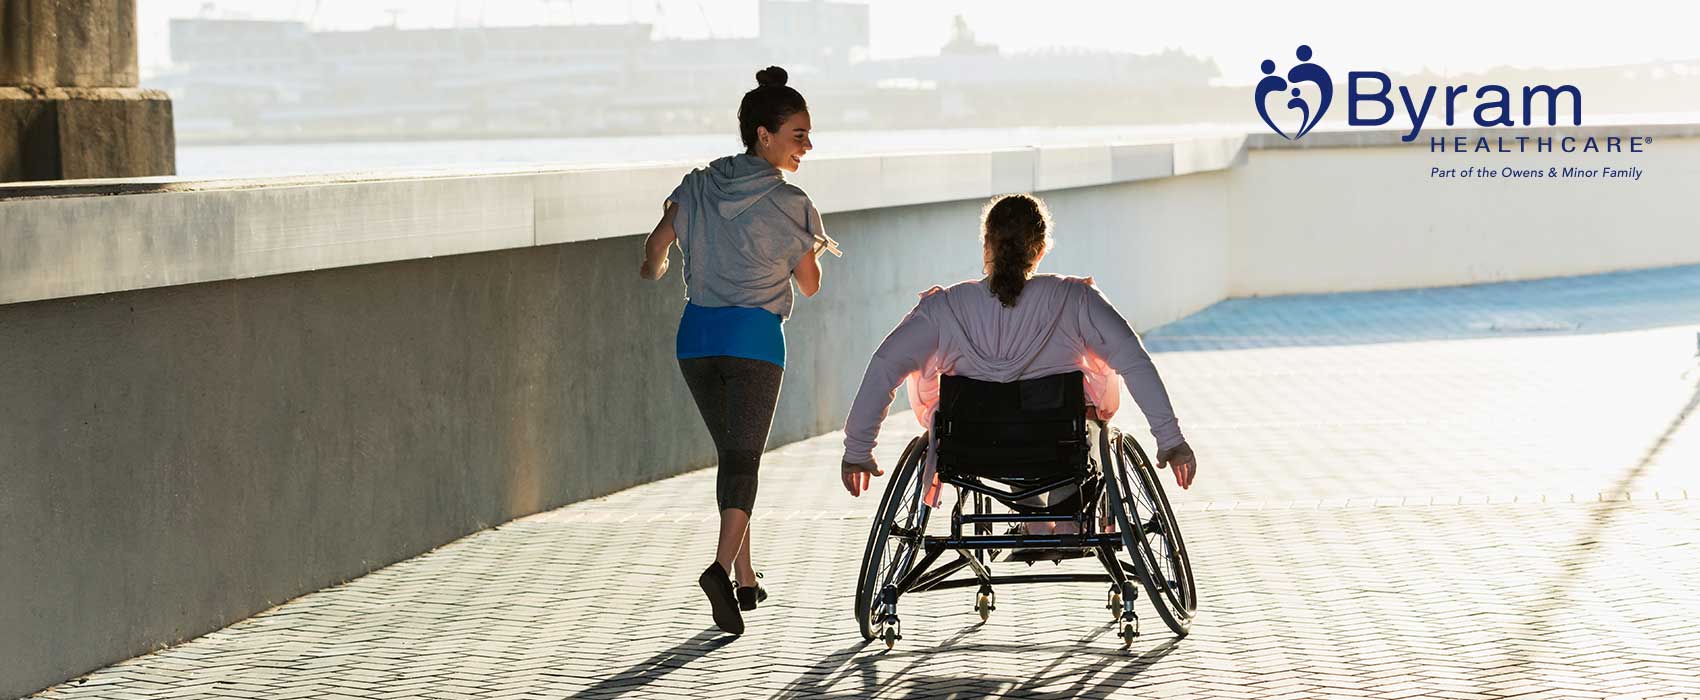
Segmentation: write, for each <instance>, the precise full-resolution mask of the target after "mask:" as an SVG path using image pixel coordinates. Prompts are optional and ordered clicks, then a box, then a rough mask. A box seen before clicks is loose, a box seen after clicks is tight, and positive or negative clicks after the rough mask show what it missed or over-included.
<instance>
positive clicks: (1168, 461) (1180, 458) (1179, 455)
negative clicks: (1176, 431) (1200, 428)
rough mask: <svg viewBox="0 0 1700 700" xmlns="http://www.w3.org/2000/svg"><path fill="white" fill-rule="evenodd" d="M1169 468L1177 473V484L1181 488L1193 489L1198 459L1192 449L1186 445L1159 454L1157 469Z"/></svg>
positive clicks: (1182, 444) (1176, 446)
mask: <svg viewBox="0 0 1700 700" xmlns="http://www.w3.org/2000/svg"><path fill="white" fill-rule="evenodd" d="M1164 467H1169V468H1172V469H1174V471H1175V483H1177V484H1180V485H1181V488H1183V489H1185V488H1192V477H1193V476H1194V475H1196V474H1197V473H1198V458H1197V457H1194V456H1193V454H1192V448H1191V447H1190V446H1188V445H1187V444H1186V443H1184V442H1183V443H1181V444H1179V445H1175V446H1174V447H1171V448H1169V449H1166V450H1162V451H1160V452H1158V453H1157V468H1159V469H1161V468H1164Z"/></svg>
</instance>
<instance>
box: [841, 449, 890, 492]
mask: <svg viewBox="0 0 1700 700" xmlns="http://www.w3.org/2000/svg"><path fill="white" fill-rule="evenodd" d="M884 474H885V472H883V471H880V465H879V464H878V463H876V462H875V461H874V458H873V457H872V456H870V457H868V461H866V462H862V463H859V464H858V463H856V462H850V461H845V462H844V463H843V465H842V466H841V467H840V470H839V475H840V476H841V477H842V478H843V479H844V490H845V491H849V492H850V495H852V496H861V495H862V492H863V491H868V490H871V487H872V486H873V483H874V477H876V476H883V475H884Z"/></svg>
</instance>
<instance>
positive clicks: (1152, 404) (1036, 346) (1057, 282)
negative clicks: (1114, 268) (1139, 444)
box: [844, 275, 1186, 462]
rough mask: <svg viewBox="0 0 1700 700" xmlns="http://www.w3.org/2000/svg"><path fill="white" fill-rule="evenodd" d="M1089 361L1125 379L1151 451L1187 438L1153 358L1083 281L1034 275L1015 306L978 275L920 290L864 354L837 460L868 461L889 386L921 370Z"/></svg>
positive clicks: (974, 373)
mask: <svg viewBox="0 0 1700 700" xmlns="http://www.w3.org/2000/svg"><path fill="white" fill-rule="evenodd" d="M1090 358H1099V359H1102V361H1103V362H1105V363H1107V364H1108V365H1109V366H1110V368H1111V369H1114V370H1115V371H1116V373H1118V374H1120V375H1121V376H1122V378H1123V379H1124V380H1126V382H1127V385H1128V391H1129V393H1131V394H1133V400H1134V402H1135V403H1137V404H1139V410H1140V411H1141V412H1143V413H1144V414H1145V419H1146V422H1148V423H1149V424H1150V425H1151V433H1152V435H1153V436H1154V437H1156V439H1157V447H1158V449H1159V450H1164V449H1168V448H1171V447H1174V446H1176V445H1179V444H1181V443H1182V442H1185V441H1186V438H1185V437H1184V436H1183V435H1182V434H1181V427H1180V422H1179V421H1177V420H1176V419H1175V411H1174V407H1173V406H1171V405H1170V403H1169V393H1168V391H1167V390H1165V389H1164V388H1163V380H1162V378H1161V377H1159V376H1158V375H1157V366H1156V365H1155V364H1153V363H1152V362H1151V355H1150V354H1148V353H1146V351H1145V346H1144V345H1143V344H1142V343H1140V341H1139V335H1138V334H1136V333H1134V331H1133V328H1132V327H1131V326H1129V325H1128V323H1127V319H1125V318H1122V315H1121V314H1120V313H1118V312H1117V311H1116V309H1115V307H1114V306H1111V305H1110V302H1109V300H1108V299H1105V298H1104V294H1103V292H1101V291H1099V290H1098V287H1097V286H1095V285H1093V284H1092V280H1091V279H1090V278H1080V277H1064V276H1060V275H1035V276H1034V277H1033V278H1032V279H1031V280H1028V281H1027V284H1026V286H1025V287H1024V288H1023V289H1022V291H1021V296H1020V298H1018V299H1017V301H1016V304H1015V306H1014V308H1004V306H1003V305H1002V304H1001V303H1000V302H999V301H998V299H997V297H996V296H994V295H993V294H992V293H991V289H990V287H988V286H987V285H986V283H985V281H984V280H976V281H970V282H961V283H958V284H955V285H952V286H951V287H949V288H946V289H941V288H938V287H934V288H932V289H930V290H928V291H927V292H924V293H922V296H921V301H920V303H918V304H916V305H915V308H914V309H913V310H911V311H910V312H909V315H907V316H904V317H903V320H902V321H901V322H899V323H898V324H897V327H896V328H894V329H892V331H891V333H890V334H889V335H887V336H886V338H885V341H884V342H882V343H880V347H879V349H878V350H875V351H874V356H873V359H871V360H869V361H868V370H867V373H866V374H865V375H863V377H862V387H861V389H860V390H858V391H857V392H856V400H855V402H854V403H853V404H851V406H850V416H849V418H848V419H846V421H845V424H844V460H845V461H847V462H866V461H868V459H869V458H870V456H871V455H872V453H873V449H874V445H875V443H876V442H877V438H878V436H879V429H880V423H881V422H882V421H884V420H885V417H886V411H887V410H888V408H889V407H890V406H891V400H892V396H893V395H894V394H895V393H896V389H897V385H898V384H901V383H902V382H903V380H904V378H905V377H907V376H909V375H910V374H911V373H917V372H921V371H922V370H923V368H936V369H937V371H938V372H939V373H940V374H950V375H958V376H964V377H969V378H972V379H979V380H984V381H992V382H1010V381H1015V380H1017V379H1030V378H1034V377H1044V376H1048V375H1052V374H1061V373H1063V372H1072V371H1075V370H1080V369H1088V368H1089V366H1090V365H1091V364H1093V363H1092V362H1091V359H1090Z"/></svg>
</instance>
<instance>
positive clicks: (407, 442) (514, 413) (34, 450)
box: [0, 172, 1228, 697]
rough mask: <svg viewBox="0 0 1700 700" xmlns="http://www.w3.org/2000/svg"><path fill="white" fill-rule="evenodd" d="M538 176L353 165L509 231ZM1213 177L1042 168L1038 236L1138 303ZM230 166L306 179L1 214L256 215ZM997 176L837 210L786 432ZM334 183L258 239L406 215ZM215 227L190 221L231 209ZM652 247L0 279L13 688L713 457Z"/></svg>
mask: <svg viewBox="0 0 1700 700" xmlns="http://www.w3.org/2000/svg"><path fill="white" fill-rule="evenodd" d="M523 184H524V181H523V180H516V179H514V178H495V179H489V180H479V181H476V182H475V183H468V182H456V181H452V180H437V181H425V182H422V183H421V182H415V183H412V185H402V184H396V185H391V186H388V187H390V189H389V190H386V189H385V187H386V186H381V185H362V186H360V187H358V188H356V190H355V191H358V192H359V193H360V194H359V196H357V197H353V198H350V199H348V200H346V203H348V204H349V205H350V206H353V205H355V204H357V203H359V202H366V206H367V207H369V208H374V207H375V208H380V209H381V208H382V206H384V204H383V203H384V202H387V201H389V199H386V198H394V197H396V196H399V195H396V194H395V192H397V191H398V190H397V189H396V188H401V189H400V190H399V191H403V192H407V193H408V194H407V195H406V196H405V197H402V201H403V202H404V203H405V206H407V207H413V208H416V209H417V210H418V216H420V217H422V218H425V219H429V218H433V217H434V218H435V221H436V222H437V226H438V227H439V228H438V230H439V231H441V232H442V233H443V234H444V235H445V236H446V237H447V239H446V240H452V239H453V237H454V235H456V234H455V232H457V231H460V232H466V233H465V235H473V234H472V233H470V232H473V231H478V232H482V233H481V234H478V235H485V236H495V237H497V238H496V239H495V240H500V236H501V235H504V234H502V233H501V232H502V231H510V230H513V229H514V228H515V227H523V226H522V225H521V224H519V223H513V222H521V221H522V222H525V223H529V222H530V221H531V220H532V217H533V214H534V212H533V211H532V210H531V209H529V208H513V209H506V208H504V207H503V206H497V205H499V204H502V203H503V202H504V201H505V200H504V199H503V198H504V197H505V196H507V195H506V194H505V193H511V192H512V191H514V188H516V187H521V186H522V185H523ZM421 188H422V189H421ZM433 188H436V189H433ZM468 188H470V189H468ZM1227 188H1228V177H1227V175H1226V174H1225V173H1222V172H1212V173H1205V174H1199V175H1191V176H1187V177H1180V178H1167V179H1162V180H1153V181H1145V182H1130V183H1119V184H1111V185H1100V186H1096V187H1085V188H1075V189H1066V190H1061V191H1057V192H1053V193H1047V195H1046V196H1047V197H1048V198H1049V199H1050V202H1051V204H1052V207H1053V209H1054V211H1055V215H1056V220H1057V226H1058V232H1057V237H1058V247H1057V250H1056V252H1055V254H1054V256H1053V257H1051V258H1049V259H1047V262H1046V265H1045V268H1046V269H1049V270H1054V271H1061V272H1071V273H1091V274H1095V275H1096V276H1097V279H1098V280H1099V282H1100V283H1101V284H1102V285H1103V286H1104V288H1105V289H1106V290H1107V291H1108V292H1109V293H1110V295H1111V297H1112V298H1113V299H1114V300H1116V301H1117V302H1119V303H1120V304H1121V306H1122V307H1123V308H1124V310H1125V311H1127V312H1128V313H1129V315H1130V316H1132V317H1134V318H1136V319H1140V320H1141V321H1142V322H1143V323H1146V324H1148V325H1149V324H1154V323H1158V322H1161V321H1165V320H1169V319H1173V318H1177V317H1179V316H1180V315H1183V314H1185V313H1187V312H1190V311H1193V310H1196V309H1197V308H1201V307H1202V306H1204V305H1206V304H1208V303H1211V302H1212V301H1214V300H1216V299H1218V298H1220V297H1221V296H1222V294H1223V292H1224V288H1225V279H1226V276H1225V267H1226V261H1227V256H1226V244H1227V235H1228V227H1227V221H1226V215H1225V209H1223V208H1221V207H1215V208H1206V209H1208V210H1209V211H1212V212H1214V213H1213V214H1211V215H1209V216H1203V217H1200V216H1197V215H1196V213H1195V212H1193V211H1191V209H1192V208H1193V207H1192V204H1191V203H1193V202H1198V203H1202V202H1206V201H1210V200H1217V199H1220V198H1221V197H1223V196H1224V195H1225V193H1226V191H1227ZM456 190H458V191H459V194H458V195H454V196H451V195H450V194H449V193H450V192H453V191H456ZM233 192H247V193H248V194H247V195H240V194H232V193H233ZM386 192H390V194H385V193H386ZM663 193H664V191H660V190H658V191H657V192H654V193H651V194H652V195H653V197H654V198H655V199H657V201H658V199H659V197H660V196H661V194H663ZM474 195H476V196H474ZM242 196H248V197H254V198H270V197H279V198H282V199H283V200H285V201H288V200H290V199H291V198H295V199H294V201H296V207H297V208H298V209H304V207H303V204H302V202H304V201H312V200H310V198H309V199H302V198H308V197H309V195H308V194H306V193H304V192H301V191H294V192H291V191H290V190H289V189H288V188H281V189H274V190H268V191H262V192H254V191H249V190H225V191H222V192H221V193H205V192H203V193H178V194H154V195H141V196H133V197H95V198H71V199H42V200H32V201H28V202H10V203H7V205H6V206H7V207H12V208H13V209H12V211H13V216H14V218H13V219H12V221H13V222H14V224H16V223H17V222H20V221H30V222H37V223H39V222H43V221H47V222H58V224H56V225H58V226H59V227H60V228H59V229H55V231H57V232H59V233H60V234H62V235H67V236H74V235H75V230H77V229H78V227H76V226H75V225H74V224H75V222H76V221H78V217H79V216H82V217H87V218H84V219H82V220H83V221H85V222H86V221H91V220H93V221H115V220H120V219H123V220H134V221H136V222H138V223H139V224H142V225H146V224H147V223H148V222H152V224H153V225H164V223H165V222H169V221H171V220H173V219H172V217H173V216H174V214H173V212H179V211H185V210H187V211H195V212H199V213H200V214H199V215H200V216H204V217H205V220H206V221H207V222H209V226H210V225H211V223H213V222H222V223H221V225H225V226H232V227H234V228H237V229H241V228H243V227H244V226H250V227H251V226H253V225H255V224H256V222H255V221H254V220H251V219H247V218H245V217H242V216H237V215H235V213H234V212H237V211H240V207H241V204H240V202H236V203H233V200H232V199H231V198H233V197H235V198H238V199H239V198H240V197H242ZM197 197H198V198H199V199H198V200H196V199H195V198H197ZM480 199H482V201H485V202H487V203H488V204H490V206H488V207H487V210H486V212H485V216H484V217H483V218H482V219H478V220H477V222H476V224H474V223H471V222H469V221H468V220H467V219H465V218H463V217H465V216H472V215H471V214H469V213H468V212H469V211H470V210H469V209H468V208H467V206H465V205H466V204H467V203H468V202H473V201H479V200H480ZM524 201H530V200H524ZM186 203H187V204H186ZM320 203H321V204H322V200H320ZM982 203H983V200H980V199H978V198H976V199H972V200H959V201H949V202H940V203H933V204H916V205H909V206H894V207H885V208H878V209H867V210H860V211H849V212H842V213H834V214H828V215H827V217H826V224H827V227H828V230H830V231H831V232H832V233H833V234H834V236H835V237H837V238H838V239H839V240H840V241H841V242H842V243H843V245H844V247H845V249H846V250H849V251H851V254H850V255H848V256H847V257H846V258H844V259H842V260H837V259H829V261H828V262H827V263H826V264H827V270H826V288H825V291H824V292H823V293H822V294H821V295H819V296H817V297H816V298H814V299H806V300H800V301H799V304H798V309H797V312H796V314H795V316H794V318H793V320H792V321H791V323H790V324H789V325H788V326H787V335H788V338H789V341H790V348H791V354H790V360H789V368H788V372H787V377H786V382H785V387H784V392H783V396H782V400H781V405H780V409H779V418H778V420H777V421H776V425H775V427H774V432H773V438H772V443H773V444H775V445H777V444H781V443H784V442H789V441H793V440H798V439H802V438H805V437H809V436H812V435H817V434H819V433H821V432H823V431H828V430H834V429H837V428H839V427H841V426H842V421H843V416H844V412H845V411H846V410H847V408H848V402H849V400H850V399H851V396H852V393H853V392H854V390H855V387H856V386H857V385H858V384H859V381H860V377H861V371H862V369H863V368H864V367H865V364H866V362H867V358H868V356H869V355H870V354H871V353H872V350H873V348H874V347H875V346H876V345H877V344H878V342H879V340H880V338H882V337H883V336H884V334H885V332H886V331H887V330H889V329H890V327H891V326H892V325H894V324H895V323H896V321H897V320H898V319H899V318H900V317H901V315H902V314H903V313H904V312H905V311H906V310H907V309H908V308H909V307H910V306H912V305H913V303H914V300H915V298H916V293H917V292H919V291H920V290H922V289H925V288H926V287H928V286H930V285H932V284H935V283H948V282H951V281H954V280H958V279H965V278H970V277H975V276H978V267H979V259H980V253H979V249H978V241H977V226H978V217H979V212H980V207H981V205H982ZM266 206H271V205H270V204H268V205H266ZM24 208H28V209H29V211H30V215H29V216H24V215H23V214H21V213H18V212H20V211H21V210H22V209H24ZM356 208H358V207H356ZM103 210H105V211H104V213H103ZM6 211H7V210H6V209H5V208H0V218H4V213H5V212H6ZM331 211H335V209H330V208H326V209H323V210H322V211H321V212H320V213H317V214H315V213H313V212H312V211H306V210H303V211H302V215H301V216H300V217H299V218H297V219H295V223H297V224H300V225H301V226H300V227H298V228H291V227H284V226H279V227H278V228H276V229H274V230H272V233H268V234H266V235H265V236H263V237H259V238H258V239H259V240H267V241H271V242H272V243H273V244H274V246H275V247H279V248H287V245H286V244H287V243H289V242H291V241H293V242H295V243H297V244H299V245H298V246H297V247H295V248H289V250H294V251H297V252H298V253H299V252H300V251H311V250H313V248H312V246H308V245H306V243H307V242H309V238H308V236H309V235H310V233H311V232H313V231H318V232H319V233H321V234H325V235H328V232H332V231H335V230H336V229H335V228H334V227H335V226H338V225H342V226H347V227H348V230H349V231H350V232H356V231H365V233H367V234H368V235H367V238H369V239H371V240H370V241H366V242H361V241H359V240H351V241H350V244H351V245H352V246H354V247H359V246H366V245H378V246H382V245H392V246H393V245H395V243H394V241H390V242H389V243H385V242H384V239H383V236H381V235H379V234H380V233H382V231H373V230H371V229H362V228H361V227H360V226H359V225H358V224H359V223H361V222H362V221H363V220H362V219H359V218H358V217H350V216H340V217H339V216H331V215H330V213H329V212H331ZM368 213H369V210H368ZM510 219H512V220H513V221H510ZM244 222H246V223H244ZM308 224H311V225H310V226H309V225H308ZM396 225H397V226H402V225H404V224H403V223H397V224H396ZM85 229H86V227H85ZM13 230H16V229H15V228H14V229H13ZM218 230H219V229H218V228H217V227H213V228H209V229H208V230H207V232H206V235H205V236H202V237H198V238H196V239H184V240H199V241H200V242H201V244H205V245H211V244H213V243H214V242H217V241H221V240H228V239H226V238H224V237H223V236H222V235H220V234H218ZM395 230H396V229H391V232H392V233H393V232H394V231H395ZM45 232H46V230H45V229H42V230H38V234H44V233H45ZM291 232H293V233H291ZM161 236H163V238H162V237H161ZM292 236H293V237H292ZM238 238H240V236H238ZM97 239H98V240H106V241H111V244H112V245H116V246H122V247H117V248H99V247H92V246H93V243H92V241H95V240H97ZM17 240H25V239H22V238H20V239H17ZM28 240H42V236H41V235H37V236H33V237H30V238H29V239H28ZM167 240H177V239H175V238H172V237H171V236H169V235H166V234H165V233H160V234H157V235H156V236H155V237H140V238H128V239H125V238H114V237H112V236H110V235H108V236H98V235H93V234H91V235H90V237H89V238H88V239H87V241H85V242H84V243H82V245H85V246H91V247H88V248H85V249H84V250H83V254H84V255H87V256H90V257H88V258H87V259H89V260H90V261H95V262H98V261H101V260H106V259H112V258H119V257H125V256H135V257H139V258H140V259H142V260H160V261H161V264H160V266H158V267H153V268H152V269H155V270H156V271H158V270H159V269H169V265H165V264H164V261H165V260H166V259H170V258H176V259H180V260H191V259H195V258H196V256H197V255H201V256H202V257H203V258H206V259H224V258H220V257H219V256H217V255H208V254H207V253H208V252H209V251H208V250H206V249H204V248H201V249H194V248H191V249H173V248H169V247H160V246H159V244H160V243H162V242H164V241H167ZM373 241H375V242H373ZM490 242H491V241H489V240H485V241H481V242H480V244H485V243H490ZM13 250H15V249H13ZM13 250H9V251H8V254H16V253H15V252H13ZM639 250H640V239H639V238H636V237H631V236H625V237H613V238H604V239H598V240H590V241H579V242H572V243H561V244H545V245H538V246H526V247H519V248H511V249H506V250H492V251H488V252H483V253H476V254H466V255H449V256H443V257H436V258H428V259H414V260H400V261H395V262H390V263H383V264H370V265H360V266H350V267H339V268H333V269H325V270H319V271H314V272H303V273H297V274H284V275H269V276H260V277H256V278H250V279H235V280H224V281H216V282H208V283H202V284H184V285H176V286H167V287H155V288H147V289H136V290H131V291H124V292H117V293H109V294H97V295H88V296H78V297H72V298H59V299H46V300H40V301H34V302H28V303H17V304H10V305H0V386H4V387H6V391H4V392H0V483H4V484H5V485H6V487H5V488H3V489H0V561H4V562H5V566H3V567H0V600H6V601H8V604H7V605H5V606H0V658H3V659H7V663H5V664H3V665H0V697H5V696H11V695H18V694H22V693H25V692H29V691H32V690H35V689H37V688H39V687H42V686H45V685H48V684H51V683H53V682H57V681H59V680H63V679H65V678H69V677H72V676H74V675H76V674H78V673H80V672H82V671H85V670H87V669H90V668H95V667H98V666H101V665H104V664H108V663H111V662H114V661H117V660H120V659H123V658H127V657H129V656H133V655H136V654H140V653H144V652H146V651H148V650H150V649H152V648H154V647H156V646H158V645H160V644H170V643H173V642H176V641H179V640H183V639H187V638H191V637H194V636H197V635H200V634H204V633H206V632H208V631H211V630H214V629H217V628H219V627H222V626H224V625H227V624H229V623H231V622H234V621H236V620H239V619H242V618H243V617H246V616H248V615H251V614H253V613H254V612H256V611H259V610H262V609H264V608H266V607H269V606H271V605H274V604H277V603H281V602H283V601H285V600H287V599H289V598H292V597H294V596H297V595H300V594H302V593H306V592H309V591H312V590H315V589H318V588H322V587H324V586H326V585H330V584H332V583H335V582H338V581H342V580H346V579H348V578H351V577H354V576H358V575H360V574H363V573H365V572H367V571H369V570H371V569H374V568H377V567H380V566H383V565H385V564H388V563H391V562H394V561H397V560H400V559H403V558H406V557H409V556H412V555H414V554H417V553H420V552H423V551H426V550H428V549H430V548H431V547H434V546H437V545H440V544H442V543H444V542H448V541H450V540H453V539H455V538H457V537H460V536H463V535H465V534H468V533H471V532H474V531H477V530H479V529H482V528H486V527H489V526H491V525H495V524H499V523H501V522H504V521H506V520H509V519H511V518H514V517H518V516H522V515H526V514H530V513H534V512H537V511H540V510H544V509H548V508H552V507H555V506H558V505H562V504H565V503H570V502H573V501H576V500H581V499H584V498H590V497H593V496H597V495H601V494H605V493H609V492H612V491H615V490H618V489H621V488H625V487H628V486H632V485H635V484H639V483H643V482H647V481H651V480H654V479H658V478H662V477H665V476H669V475H673V474H677V473H680V472H682V471H685V470H688V469H692V468H697V467H702V466H707V465H710V464H712V459H713V453H712V445H711V443H710V442H709V439H708V435H707V431H706V430H704V429H703V428H702V426H701V423H700V419H699V418H698V417H697V415H696V412H695V409H694V404H693V403H692V401H691V399H690V396H689V394H688V392H687V390H686V388H685V385H684V382H683V381H682V379H680V377H679V375H678V370H677V366H676V364H675V361H674V360H673V357H672V339H673V331H674V328H675V326H676V323H677V318H678V314H679V312H680V310H681V308H682V306H683V299H682V294H683V285H682V282H681V281H680V279H679V277H678V273H677V271H674V272H672V273H671V274H670V275H669V277H668V278H666V279H665V280H663V281H662V282H659V283H646V282H643V281H641V280H639V279H638V278H637V275H636V273H635V268H636V265H637V261H638V257H639ZM26 252H27V251H26ZM37 254H39V252H38V253H37ZM1171 256H1172V258H1173V259H1171ZM35 260H36V261H38V262H39V260H40V258H39V257H38V258H35ZM1183 260H1184V262H1183ZM101 269H106V268H103V267H101V266H100V265H98V264H93V265H91V266H89V267H86V268H84V269H83V270H82V271H80V272H76V271H73V272H72V275H73V276H76V275H83V274H87V275H95V274H98V273H97V272H94V271H95V270H101ZM135 269H137V270H146V269H150V266H146V265H142V266H137V267H136V268H135ZM172 279H173V278H171V277H169V276H167V277H161V278H157V279H153V280H151V281H152V282H154V283H166V284H168V283H170V281H171V280H172ZM132 281H134V280H132ZM1181 282H1184V284H1178V283H1181ZM1178 287H1185V288H1184V289H1181V288H1178ZM822 478H823V479H828V480H830V474H823V476H822ZM824 483H826V482H823V484H824ZM712 498H713V495H712V494H710V493H704V494H702V499H703V500H702V503H700V504H698V505H700V506H703V507H708V506H709V504H710V503H712Z"/></svg>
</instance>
